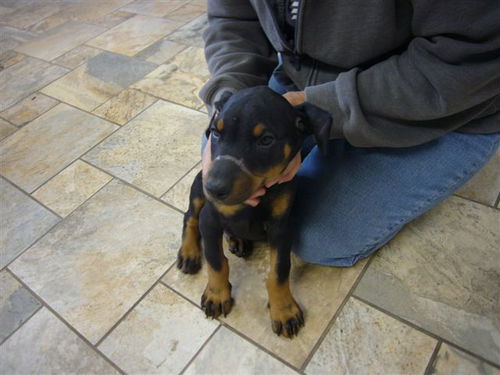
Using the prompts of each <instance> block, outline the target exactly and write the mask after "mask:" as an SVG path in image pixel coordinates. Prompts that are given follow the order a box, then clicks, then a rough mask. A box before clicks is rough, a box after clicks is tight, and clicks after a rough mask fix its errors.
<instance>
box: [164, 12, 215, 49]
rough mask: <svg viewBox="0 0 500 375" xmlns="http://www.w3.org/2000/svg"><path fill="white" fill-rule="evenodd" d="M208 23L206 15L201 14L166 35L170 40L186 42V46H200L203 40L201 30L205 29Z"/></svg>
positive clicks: (202, 44)
mask: <svg viewBox="0 0 500 375" xmlns="http://www.w3.org/2000/svg"><path fill="white" fill-rule="evenodd" d="M207 24H208V20H207V15H206V14H202V15H201V16H199V17H197V18H196V19H194V20H192V21H191V22H189V23H188V24H186V25H184V26H182V27H181V28H179V29H178V30H176V31H175V32H173V33H172V34H170V35H169V36H168V40H171V41H172V42H176V43H180V44H186V45H188V46H195V47H200V48H202V47H203V46H204V42H203V37H202V35H203V31H204V30H205V29H206V27H207Z"/></svg>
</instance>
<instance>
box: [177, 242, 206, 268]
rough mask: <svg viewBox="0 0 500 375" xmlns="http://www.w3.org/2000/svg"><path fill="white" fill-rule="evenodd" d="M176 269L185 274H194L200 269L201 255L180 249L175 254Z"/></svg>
mask: <svg viewBox="0 0 500 375" xmlns="http://www.w3.org/2000/svg"><path fill="white" fill-rule="evenodd" d="M177 268H178V269H180V270H181V271H182V272H184V273H187V274H195V273H197V272H198V271H199V270H200V268H201V254H200V253H199V252H198V253H196V252H191V253H190V252H188V251H185V250H183V248H181V249H180V250H179V252H178V253H177Z"/></svg>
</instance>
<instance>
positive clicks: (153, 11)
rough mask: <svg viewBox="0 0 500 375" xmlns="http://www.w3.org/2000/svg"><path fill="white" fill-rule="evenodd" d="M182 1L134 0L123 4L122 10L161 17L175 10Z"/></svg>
mask: <svg viewBox="0 0 500 375" xmlns="http://www.w3.org/2000/svg"><path fill="white" fill-rule="evenodd" d="M183 3H184V1H181V0H170V1H162V0H135V1H133V2H131V3H130V4H128V5H126V6H124V7H123V8H122V10H125V11H127V12H133V13H137V14H142V15H145V16H152V17H161V16H164V15H166V14H167V13H170V12H172V11H174V10H176V9H177V8H179V7H180V6H182V5H183Z"/></svg>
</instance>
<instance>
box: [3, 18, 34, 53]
mask: <svg viewBox="0 0 500 375" xmlns="http://www.w3.org/2000/svg"><path fill="white" fill-rule="evenodd" d="M35 37H36V34H34V33H32V32H29V31H25V30H20V29H17V28H15V27H11V26H7V25H0V52H6V51H9V50H12V49H14V48H16V47H17V46H19V45H21V44H23V43H25V42H27V41H29V40H31V39H33V38H35Z"/></svg>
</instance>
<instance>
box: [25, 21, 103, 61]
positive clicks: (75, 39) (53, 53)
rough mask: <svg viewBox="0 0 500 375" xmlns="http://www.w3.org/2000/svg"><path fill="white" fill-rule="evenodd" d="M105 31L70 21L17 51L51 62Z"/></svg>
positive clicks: (97, 27) (94, 26)
mask: <svg viewBox="0 0 500 375" xmlns="http://www.w3.org/2000/svg"><path fill="white" fill-rule="evenodd" d="M105 30H106V29H105V28H103V27H99V26H96V25H87V24H84V23H79V22H75V21H68V22H66V23H65V24H62V25H60V26H57V27H54V28H52V29H50V30H48V31H47V32H45V33H43V34H42V35H40V36H39V37H37V38H35V39H33V40H31V41H29V42H27V43H25V44H23V45H21V46H19V47H17V48H16V51H18V52H22V53H25V54H27V55H30V56H34V57H38V58H40V59H42V60H47V61H50V60H53V59H55V58H57V57H59V56H61V55H63V54H64V53H66V52H68V51H70V50H72V49H73V48H75V47H77V46H78V45H79V44H81V43H83V42H85V41H87V40H89V39H90V38H92V37H94V36H96V35H98V34H100V33H102V32H103V31H105Z"/></svg>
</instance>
